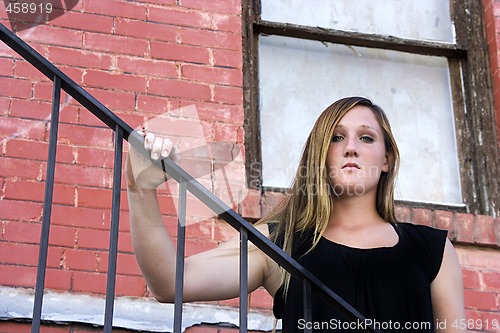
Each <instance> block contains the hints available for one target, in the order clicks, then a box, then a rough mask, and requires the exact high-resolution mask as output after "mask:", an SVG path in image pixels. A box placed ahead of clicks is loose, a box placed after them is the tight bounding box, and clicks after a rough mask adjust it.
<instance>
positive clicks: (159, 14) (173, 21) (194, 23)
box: [149, 7, 213, 29]
mask: <svg viewBox="0 0 500 333" xmlns="http://www.w3.org/2000/svg"><path fill="white" fill-rule="evenodd" d="M149 20H150V21H153V22H160V23H166V24H169V25H174V26H184V27H197V28H202V29H211V28H212V27H213V25H212V21H211V19H210V14H209V13H203V12H199V11H192V10H182V9H178V8H174V7H163V8H161V7H157V8H155V10H151V11H150V12H149Z"/></svg>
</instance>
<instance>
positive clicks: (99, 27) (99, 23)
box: [49, 11, 113, 34]
mask: <svg viewBox="0 0 500 333" xmlns="http://www.w3.org/2000/svg"><path fill="white" fill-rule="evenodd" d="M49 25H50V26H57V27H61V28H67V30H77V31H93V32H102V33H108V34H110V33H112V31H113V17H110V16H104V15H95V14H92V13H85V12H75V11H69V12H68V11H66V12H65V13H64V15H61V16H59V17H57V18H55V19H53V20H51V21H50V22H49Z"/></svg>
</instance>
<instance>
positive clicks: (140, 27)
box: [115, 9, 178, 42]
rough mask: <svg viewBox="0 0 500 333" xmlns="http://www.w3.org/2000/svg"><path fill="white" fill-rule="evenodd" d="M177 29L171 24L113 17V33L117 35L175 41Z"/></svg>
mask: <svg viewBox="0 0 500 333" xmlns="http://www.w3.org/2000/svg"><path fill="white" fill-rule="evenodd" d="M155 10H156V9H155ZM177 30H178V28H177V27H176V26H173V25H165V24H159V23H156V22H147V21H138V20H130V19H125V18H116V19H115V34H117V35H124V36H130V37H136V38H141V39H154V40H162V41H168V42H175V41H176V37H177Z"/></svg>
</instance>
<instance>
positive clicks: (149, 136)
mask: <svg viewBox="0 0 500 333" xmlns="http://www.w3.org/2000/svg"><path fill="white" fill-rule="evenodd" d="M154 141H155V135H154V134H153V133H151V132H147V133H146V135H145V137H144V149H146V150H148V151H149V150H151V149H153V142H154Z"/></svg>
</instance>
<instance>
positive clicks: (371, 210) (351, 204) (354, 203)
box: [328, 195, 383, 228]
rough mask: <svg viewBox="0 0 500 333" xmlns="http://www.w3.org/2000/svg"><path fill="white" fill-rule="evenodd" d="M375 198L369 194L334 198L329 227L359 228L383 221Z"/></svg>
mask: <svg viewBox="0 0 500 333" xmlns="http://www.w3.org/2000/svg"><path fill="white" fill-rule="evenodd" d="M375 200H376V199H375V196H367V195H363V196H351V197H343V198H337V199H335V200H333V202H332V210H331V213H330V219H329V221H328V227H334V228H335V227H347V228H359V227H364V226H367V225H371V224H374V223H379V222H383V219H382V217H380V215H379V214H378V212H377V209H376V202H375Z"/></svg>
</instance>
